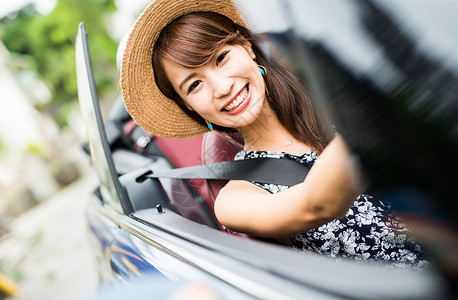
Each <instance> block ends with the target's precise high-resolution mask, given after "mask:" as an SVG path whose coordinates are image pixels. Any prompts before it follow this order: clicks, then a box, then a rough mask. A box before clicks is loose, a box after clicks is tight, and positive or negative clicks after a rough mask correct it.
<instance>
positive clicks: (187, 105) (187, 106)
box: [184, 102, 194, 111]
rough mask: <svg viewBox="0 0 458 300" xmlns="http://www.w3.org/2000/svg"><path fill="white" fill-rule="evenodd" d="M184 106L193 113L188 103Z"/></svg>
mask: <svg viewBox="0 0 458 300" xmlns="http://www.w3.org/2000/svg"><path fill="white" fill-rule="evenodd" d="M184 105H186V108H187V109H189V110H190V111H194V109H193V108H192V107H191V105H189V104H188V103H186V102H185V103H184Z"/></svg>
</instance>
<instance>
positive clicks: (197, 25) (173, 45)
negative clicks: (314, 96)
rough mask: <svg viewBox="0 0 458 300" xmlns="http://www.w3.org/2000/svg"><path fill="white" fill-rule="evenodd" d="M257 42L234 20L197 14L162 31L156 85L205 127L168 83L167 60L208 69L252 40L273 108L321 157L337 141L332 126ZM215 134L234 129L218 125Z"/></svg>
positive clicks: (156, 49)
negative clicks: (224, 50) (223, 52)
mask: <svg viewBox="0 0 458 300" xmlns="http://www.w3.org/2000/svg"><path fill="white" fill-rule="evenodd" d="M258 40H259V39H258V37H256V38H255V37H254V36H253V35H252V34H251V32H250V31H249V30H248V29H246V28H244V27H242V26H239V25H236V24H235V23H234V22H232V21H231V20H230V19H229V18H227V17H225V16H223V15H220V14H217V13H211V12H197V13H191V14H187V15H184V16H181V17H179V18H177V19H175V20H174V21H173V22H172V23H170V24H169V25H167V26H166V27H165V28H164V29H163V30H162V32H161V34H160V36H159V38H158V40H157V42H156V44H155V46H154V50H153V57H152V64H153V69H154V74H155V80H156V83H157V85H158V86H159V88H160V90H161V91H162V93H163V94H164V95H165V96H167V97H168V98H170V99H172V100H174V101H175V102H176V103H177V104H178V106H180V108H181V109H182V110H183V111H185V112H186V113H187V114H188V115H189V116H190V117H191V118H193V119H194V120H196V121H197V122H199V123H201V124H202V125H203V126H206V123H205V120H204V119H203V118H202V117H201V116H200V115H199V114H197V113H196V112H195V111H191V110H189V109H187V107H186V105H185V102H184V101H183V99H181V97H180V96H179V95H178V93H177V92H176V91H175V90H174V89H173V87H172V85H171V83H170V82H169V80H168V79H167V76H166V73H165V71H164V68H163V65H162V63H161V62H162V60H163V59H165V60H168V61H171V62H174V63H177V64H178V65H180V66H182V67H185V68H197V67H200V66H203V65H205V64H206V63H207V62H208V61H210V60H211V59H212V57H213V56H214V55H215V53H216V52H217V51H218V50H219V49H221V47H223V46H224V45H242V46H243V45H245V44H246V41H249V42H250V43H251V45H252V48H253V51H254V53H255V55H256V61H257V63H258V64H260V65H263V66H265V67H266V69H267V70H268V75H267V76H265V77H264V80H265V83H266V87H267V89H268V91H269V97H267V99H268V103H269V105H270V107H271V108H272V110H273V111H274V113H275V115H276V117H277V118H278V120H279V121H280V123H281V124H282V125H283V126H284V127H285V128H286V130H287V131H288V132H289V133H290V134H291V135H292V136H293V137H294V138H296V139H297V140H299V141H301V142H303V143H306V144H308V145H310V146H311V147H312V149H314V150H315V151H316V152H318V153H321V152H322V151H323V149H324V148H325V147H326V145H327V144H328V143H329V141H330V140H331V138H332V129H331V126H330V124H329V123H328V122H327V121H326V119H325V118H324V117H323V116H322V115H321V113H320V112H319V111H318V109H317V108H316V107H315V106H314V104H313V103H312V101H311V99H310V97H309V96H308V94H307V93H306V92H305V90H304V88H303V87H302V85H301V84H300V82H299V81H298V80H297V78H296V77H295V76H294V75H293V74H292V73H291V72H290V71H289V69H288V68H287V67H286V65H285V63H284V62H282V60H281V59H280V58H279V57H278V55H276V54H273V53H269V57H268V59H267V57H266V55H265V54H264V52H263V51H261V49H260V47H259V45H258V42H257V41H258ZM214 127H215V129H217V130H221V131H230V130H233V129H229V128H225V127H221V126H217V125H214Z"/></svg>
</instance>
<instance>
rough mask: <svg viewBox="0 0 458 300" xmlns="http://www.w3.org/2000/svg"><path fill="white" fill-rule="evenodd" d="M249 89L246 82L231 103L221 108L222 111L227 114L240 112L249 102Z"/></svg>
mask: <svg viewBox="0 0 458 300" xmlns="http://www.w3.org/2000/svg"><path fill="white" fill-rule="evenodd" d="M250 100H251V91H250V89H249V88H248V84H247V85H246V86H245V87H244V89H243V90H242V92H241V93H240V94H239V95H238V96H237V98H236V99H234V100H233V101H232V102H231V103H229V104H228V105H226V106H225V107H224V109H223V110H222V111H223V112H224V113H226V114H229V115H235V114H238V113H239V112H241V111H242V110H243V109H245V107H246V106H247V105H248V104H249V103H250Z"/></svg>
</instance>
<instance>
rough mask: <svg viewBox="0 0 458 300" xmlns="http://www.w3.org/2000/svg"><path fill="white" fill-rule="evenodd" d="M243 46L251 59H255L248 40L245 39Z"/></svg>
mask: <svg viewBox="0 0 458 300" xmlns="http://www.w3.org/2000/svg"><path fill="white" fill-rule="evenodd" d="M243 48H245V50H246V51H247V52H248V54H249V55H250V57H251V59H252V60H255V59H256V54H254V51H253V47H252V46H251V43H250V42H249V41H245V42H244V43H243Z"/></svg>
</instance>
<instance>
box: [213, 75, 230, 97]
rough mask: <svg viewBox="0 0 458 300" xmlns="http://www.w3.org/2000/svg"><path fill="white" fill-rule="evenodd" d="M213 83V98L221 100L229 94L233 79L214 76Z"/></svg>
mask: <svg viewBox="0 0 458 300" xmlns="http://www.w3.org/2000/svg"><path fill="white" fill-rule="evenodd" d="M212 83H213V96H214V97H215V98H222V97H224V96H226V95H228V94H230V93H231V90H232V86H233V85H234V79H233V78H230V77H223V76H214V77H213V78H212Z"/></svg>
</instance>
